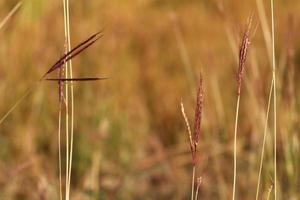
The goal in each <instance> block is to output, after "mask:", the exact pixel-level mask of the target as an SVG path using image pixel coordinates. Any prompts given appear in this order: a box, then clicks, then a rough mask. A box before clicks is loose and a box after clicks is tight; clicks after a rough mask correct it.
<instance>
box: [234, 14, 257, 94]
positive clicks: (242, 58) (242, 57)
mask: <svg viewBox="0 0 300 200" xmlns="http://www.w3.org/2000/svg"><path fill="white" fill-rule="evenodd" d="M252 17H253V15H251V16H250V18H249V21H248V26H247V29H246V30H245V32H244V35H243V40H242V43H241V46H240V52H239V69H238V77H237V80H238V91H237V92H238V95H240V94H241V87H242V78H243V74H244V69H245V63H246V59H247V54H248V47H249V44H250V37H249V36H250V29H251V25H252Z"/></svg>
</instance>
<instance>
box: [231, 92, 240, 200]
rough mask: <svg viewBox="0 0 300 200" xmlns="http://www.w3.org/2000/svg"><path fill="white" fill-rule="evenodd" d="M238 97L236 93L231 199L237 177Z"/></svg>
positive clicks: (233, 196) (233, 195)
mask: <svg viewBox="0 0 300 200" xmlns="http://www.w3.org/2000/svg"><path fill="white" fill-rule="evenodd" d="M240 98H241V96H240V95H238V98H237V102H236V113H235V125H234V145H233V154H234V155H233V189H232V199H233V200H234V199H235V190H236V177H237V129H238V118H239V109H240Z"/></svg>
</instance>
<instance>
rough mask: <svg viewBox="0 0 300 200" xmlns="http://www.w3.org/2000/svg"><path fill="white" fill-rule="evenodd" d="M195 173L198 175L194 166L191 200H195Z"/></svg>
mask: <svg viewBox="0 0 300 200" xmlns="http://www.w3.org/2000/svg"><path fill="white" fill-rule="evenodd" d="M195 173H196V166H195V165H193V175H192V194H191V200H194V191H195Z"/></svg>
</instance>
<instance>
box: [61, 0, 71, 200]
mask: <svg viewBox="0 0 300 200" xmlns="http://www.w3.org/2000/svg"><path fill="white" fill-rule="evenodd" d="M67 6H68V4H67V1H66V0H63V8H64V32H65V33H64V35H65V53H67V52H68V51H69V45H68V44H69V37H68V16H67V10H68V8H67ZM69 63H70V62H66V64H65V78H69ZM65 99H66V101H65V106H66V109H65V119H66V122H65V123H66V127H65V132H66V187H65V188H66V189H65V198H66V200H69V188H70V186H69V85H68V84H67V83H66V84H65Z"/></svg>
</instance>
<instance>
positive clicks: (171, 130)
mask: <svg viewBox="0 0 300 200" xmlns="http://www.w3.org/2000/svg"><path fill="white" fill-rule="evenodd" d="M18 2H19V1H17V0H1V1H0V21H1V20H2V19H4V18H5V16H7V14H8V13H9V12H10V11H11V10H12V9H13V7H14V6H15V5H16V4H17V3H18ZM269 4H270V2H269V1H267V0H257V1H252V0H251V1H250V0H245V1H238V0H227V1H223V0H202V1H195V0H172V1H171V0H160V1H158V0H131V1H129V0H123V1H120V0H110V1H104V0H98V1H96V0H95V1H85V0H76V1H74V0H73V1H70V19H71V22H70V24H71V43H72V46H75V45H76V44H78V43H79V42H81V41H83V40H84V39H86V38H88V37H89V36H90V35H91V34H93V33H95V32H97V31H99V30H101V29H103V28H104V37H103V38H102V39H100V40H99V41H98V42H97V43H95V45H93V46H92V47H90V48H89V49H88V50H86V51H85V52H84V53H82V54H80V55H79V56H78V57H76V58H75V59H73V71H74V76H76V77H90V76H92V77H94V76H98V77H110V79H109V80H106V81H100V82H88V83H87V82H84V83H83V82H80V83H78V82H77V83H74V93H75V128H74V134H75V136H74V137H75V141H74V154H73V155H74V158H73V169H72V185H71V197H72V198H71V199H75V200H77V199H78V200H79V199H80V200H84V199H124V200H126V199H158V200H159V199H178V200H179V199H188V198H190V193H191V176H192V165H191V164H192V163H191V160H192V159H191V154H190V152H189V143H188V133H187V130H186V126H185V122H184V120H183V118H182V115H181V111H180V101H181V100H182V101H183V103H184V105H185V110H186V112H187V116H188V118H189V121H190V123H191V125H192V124H193V121H194V119H193V118H194V107H195V100H196V88H197V83H198V79H199V75H200V73H202V75H203V84H204V92H205V94H204V98H205V105H204V112H203V118H202V125H201V128H202V135H201V138H200V144H199V151H198V158H199V159H198V164H197V174H196V176H197V177H201V178H202V184H201V186H200V190H199V197H200V199H230V198H231V192H232V179H233V134H234V119H235V118H234V117H235V105H236V97H237V96H236V72H237V68H238V66H237V61H238V46H239V44H240V41H241V37H242V33H243V31H244V30H245V27H246V24H247V18H248V17H249V15H250V14H251V13H252V12H253V13H254V19H253V20H254V21H253V27H254V31H252V34H251V44H250V47H249V55H248V59H247V63H246V71H245V78H244V82H243V88H242V97H241V109H240V118H239V131H238V180H237V199H254V198H255V194H256V187H257V179H258V172H259V162H260V154H261V147H262V141H263V131H264V124H265V117H266V110H267V103H268V95H269V89H270V85H271V76H272V74H271V73H272V72H271V65H270V59H269V58H270V57H269V54H268V52H269V48H270V46H269V43H268V39H270V38H269V37H268V35H267V37H266V35H265V36H264V32H263V28H270V19H271V18H270V5H269ZM62 6H63V5H62V1H40V0H26V1H23V2H22V5H21V7H20V8H19V10H18V11H17V12H16V13H15V14H14V15H13V16H12V17H11V18H10V20H9V21H8V22H7V23H6V24H5V25H4V26H3V27H2V28H1V29H0V58H1V59H0V99H1V104H0V114H1V117H2V116H3V115H4V114H5V112H6V111H7V110H8V109H9V108H10V107H11V105H12V104H13V103H14V102H16V101H17V100H18V99H19V98H20V97H21V95H23V94H24V92H25V91H26V89H28V88H30V87H31V86H32V85H33V84H34V83H35V82H36V81H37V80H38V79H39V78H40V77H41V75H43V74H44V73H45V72H46V71H47V69H48V68H49V67H50V66H51V65H52V64H53V63H54V62H55V61H56V60H57V59H58V58H59V57H60V56H61V55H62V54H63V52H64V29H63V7H62ZM299 10H300V1H297V0H289V1H283V0H276V1H275V17H276V59H277V64H278V65H277V66H278V70H277V72H278V79H277V84H278V90H277V91H278V107H277V108H278V113H277V114H278V141H277V144H278V150H277V161H278V169H277V170H278V171H277V173H278V197H279V199H291V200H296V199H299V196H300V192H299V188H300V174H299V173H300V172H299V169H300V165H299V164H300V163H299V161H300V158H299V148H300V147H299V145H300V144H299V130H300V127H299V108H300V107H299V106H300V100H299V98H300V96H299V95H300V93H299V92H298V90H297V86H298V85H299V65H300V43H299V42H300V41H299V37H297V35H298V33H299V28H300V27H299V25H300V24H299V23H300V18H299V17H300V16H299V15H300V13H299ZM56 75H57V74H56V73H53V74H52V76H53V77H55V76H56ZM58 110H59V103H58V88H57V83H55V82H42V83H41V84H40V87H38V88H37V89H35V90H34V92H33V93H32V94H31V95H29V96H28V97H27V98H26V99H25V100H24V101H23V102H22V103H21V104H20V106H19V107H18V108H17V109H15V110H14V112H13V113H12V114H11V115H10V116H9V117H8V118H7V119H6V120H5V121H4V122H3V123H2V124H1V125H0V147H1V148H0V199H18V200H19V199H20V200H26V199H30V200H33V199H40V200H42V199H58V142H57V140H58V138H57V132H58ZM272 119H273V113H272V111H271V113H270V120H269V123H268V124H269V126H268V127H269V128H268V131H267V142H266V152H265V159H264V165H263V172H262V183H261V188H260V198H259V199H266V198H267V195H268V192H269V190H270V188H271V187H272V185H273V183H274V177H273V170H274V168H273V136H272V135H273V128H272V127H273V120H272ZM271 195H273V193H272V194H271ZM271 198H272V196H271Z"/></svg>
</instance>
